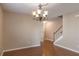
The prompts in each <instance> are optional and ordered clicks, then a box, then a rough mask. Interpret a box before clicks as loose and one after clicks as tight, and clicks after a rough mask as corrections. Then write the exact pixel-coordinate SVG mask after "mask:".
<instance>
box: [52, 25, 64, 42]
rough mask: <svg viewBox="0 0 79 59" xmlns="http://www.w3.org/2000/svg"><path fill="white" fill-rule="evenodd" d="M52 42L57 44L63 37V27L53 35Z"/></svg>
mask: <svg viewBox="0 0 79 59" xmlns="http://www.w3.org/2000/svg"><path fill="white" fill-rule="evenodd" d="M53 37H54V38H53V39H54V42H57V41H58V40H60V39H61V38H62V37H63V26H60V27H59V28H58V29H57V30H56V31H55V32H54V33H53Z"/></svg>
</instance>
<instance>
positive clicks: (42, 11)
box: [32, 4, 48, 21]
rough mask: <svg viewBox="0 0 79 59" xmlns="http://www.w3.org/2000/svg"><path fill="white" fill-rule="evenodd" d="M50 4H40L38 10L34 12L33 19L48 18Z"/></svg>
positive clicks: (41, 19)
mask: <svg viewBox="0 0 79 59" xmlns="http://www.w3.org/2000/svg"><path fill="white" fill-rule="evenodd" d="M47 5H48V4H39V5H38V8H37V10H34V11H33V12H32V14H33V19H34V20H36V21H44V20H47V16H48V11H47Z"/></svg>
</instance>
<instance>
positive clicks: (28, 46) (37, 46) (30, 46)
mask: <svg viewBox="0 0 79 59" xmlns="http://www.w3.org/2000/svg"><path fill="white" fill-rule="evenodd" d="M38 46H40V44H39V45H31V46H27V47H20V48H13V49H8V50H4V51H3V53H4V52H8V51H13V50H20V49H24V48H31V47H38Z"/></svg>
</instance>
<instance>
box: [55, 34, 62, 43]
mask: <svg viewBox="0 0 79 59" xmlns="http://www.w3.org/2000/svg"><path fill="white" fill-rule="evenodd" d="M61 39H63V35H61V36H60V37H59V38H58V39H56V40H55V41H54V43H56V42H58V41H60V40H61Z"/></svg>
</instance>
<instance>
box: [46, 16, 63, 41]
mask: <svg viewBox="0 0 79 59" xmlns="http://www.w3.org/2000/svg"><path fill="white" fill-rule="evenodd" d="M61 25H62V18H60V17H57V18H53V19H51V20H49V21H47V22H46V38H47V40H51V41H53V33H54V32H55V31H56V30H57V29H58V28H59V27H60V26H61Z"/></svg>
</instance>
